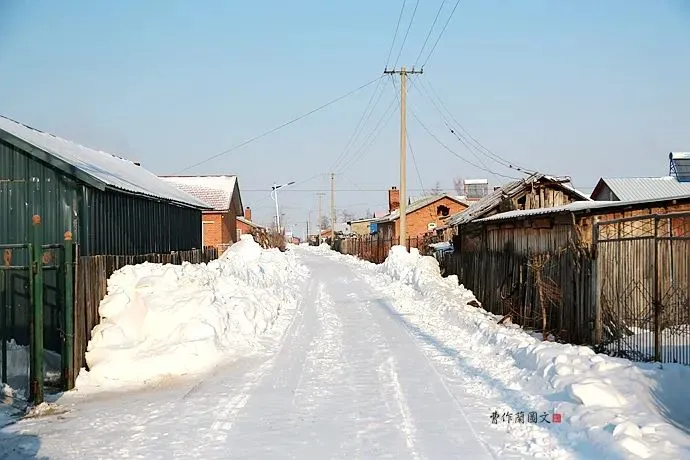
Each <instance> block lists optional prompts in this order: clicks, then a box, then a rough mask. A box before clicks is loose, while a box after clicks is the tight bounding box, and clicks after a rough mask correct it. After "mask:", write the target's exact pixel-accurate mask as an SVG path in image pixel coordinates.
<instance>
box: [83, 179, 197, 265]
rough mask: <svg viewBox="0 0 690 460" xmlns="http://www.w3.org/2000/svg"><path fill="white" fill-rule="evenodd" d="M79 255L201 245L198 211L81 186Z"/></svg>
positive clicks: (126, 252) (125, 253)
mask: <svg viewBox="0 0 690 460" xmlns="http://www.w3.org/2000/svg"><path fill="white" fill-rule="evenodd" d="M83 196H84V200H83V209H84V210H85V211H86V212H85V213H84V214H82V218H81V222H82V230H83V233H84V234H85V235H87V236H86V238H83V239H81V240H80V243H81V255H97V254H98V255H105V254H111V255H137V254H152V253H156V254H163V253H168V252H171V251H184V250H188V249H194V248H201V211H200V210H196V209H190V208H184V207H181V206H176V205H172V204H170V203H164V202H160V201H154V200H149V199H145V198H141V197H137V196H134V195H126V194H122V193H116V192H113V191H105V192H102V191H99V190H93V189H90V188H87V187H84V192H83Z"/></svg>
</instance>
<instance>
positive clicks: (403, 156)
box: [383, 67, 424, 246]
mask: <svg viewBox="0 0 690 460" xmlns="http://www.w3.org/2000/svg"><path fill="white" fill-rule="evenodd" d="M383 73H384V75H400V242H399V244H400V245H401V246H406V243H405V241H406V240H407V116H406V110H407V109H406V107H405V103H406V96H407V76H408V75H410V74H421V73H424V70H423V69H422V70H414V68H413V69H412V70H407V69H406V68H405V67H401V68H400V70H395V69H393V70H388V69H386V70H384V71H383Z"/></svg>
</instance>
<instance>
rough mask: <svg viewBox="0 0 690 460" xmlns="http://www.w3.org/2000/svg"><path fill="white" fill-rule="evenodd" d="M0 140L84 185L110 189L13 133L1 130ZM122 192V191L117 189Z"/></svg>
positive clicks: (103, 183) (103, 189) (102, 189)
mask: <svg viewBox="0 0 690 460" xmlns="http://www.w3.org/2000/svg"><path fill="white" fill-rule="evenodd" d="M0 140H3V141H5V142H7V143H8V144H10V145H12V146H13V147H15V148H17V149H19V150H21V151H22V152H25V153H28V154H29V155H31V156H32V157H34V158H35V159H37V160H39V161H41V162H43V163H46V164H48V165H50V166H52V167H53V168H55V169H58V170H60V171H62V172H63V173H65V174H67V175H69V176H72V177H73V178H75V179H77V180H79V181H80V182H83V183H84V184H87V185H89V186H91V187H93V188H95V189H98V190H101V191H105V190H106V189H107V188H109V187H108V185H107V184H106V183H105V182H103V181H101V180H99V179H97V178H95V177H93V176H91V175H89V174H87V173H85V172H83V171H81V170H79V169H78V168H76V167H74V166H73V165H71V164H69V163H67V162H65V161H63V160H61V159H60V158H58V157H56V156H55V155H51V154H50V153H48V152H46V151H45V150H43V149H41V148H39V147H36V146H35V145H33V144H31V143H29V142H27V141H25V140H24V139H21V138H19V137H17V136H15V135H14V134H12V133H8V132H7V131H5V130H3V129H0ZM117 190H120V189H117Z"/></svg>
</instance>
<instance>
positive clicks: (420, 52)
mask: <svg viewBox="0 0 690 460" xmlns="http://www.w3.org/2000/svg"><path fill="white" fill-rule="evenodd" d="M445 4H446V0H443V1H442V2H441V6H439V7H438V11H437V12H436V17H435V18H434V22H432V23H431V28H430V29H429V33H428V34H426V38H425V39H424V44H423V45H422V49H420V50H419V55H417V59H415V60H414V65H413V66H412V68H415V67H417V63H418V62H419V59H420V58H421V57H422V53H423V52H424V48H426V44H427V43H428V42H429V38H431V33H432V32H433V31H434V26H436V21H438V17H439V16H440V15H441V10H442V9H443V5H445Z"/></svg>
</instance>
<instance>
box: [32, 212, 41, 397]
mask: <svg viewBox="0 0 690 460" xmlns="http://www.w3.org/2000/svg"><path fill="white" fill-rule="evenodd" d="M31 221H32V223H33V235H32V237H33V238H32V242H33V244H32V259H33V260H32V263H31V270H30V271H31V275H30V276H31V278H33V283H32V284H33V312H32V315H31V326H32V327H31V335H32V340H31V345H32V347H31V367H30V374H31V377H30V378H31V386H30V393H31V394H30V396H31V401H32V402H33V403H34V404H41V403H42V402H43V257H42V256H43V241H42V236H43V235H41V216H40V215H38V214H36V215H34V216H33V218H32V219H31Z"/></svg>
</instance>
